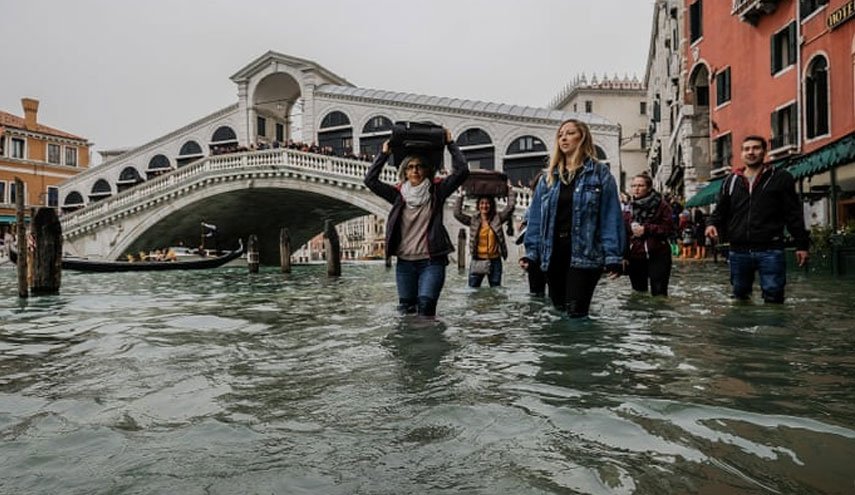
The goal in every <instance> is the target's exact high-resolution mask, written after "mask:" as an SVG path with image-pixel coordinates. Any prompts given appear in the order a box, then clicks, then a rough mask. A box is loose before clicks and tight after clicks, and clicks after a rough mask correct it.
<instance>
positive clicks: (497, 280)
mask: <svg viewBox="0 0 855 495" xmlns="http://www.w3.org/2000/svg"><path fill="white" fill-rule="evenodd" d="M516 198H517V196H516V193H515V192H514V190H513V188H512V187H510V185H508V204H507V206H505V208H504V209H502V211H500V212H496V198H494V197H492V196H481V197H478V203H477V205H478V212H477V213H475V214H474V215H467V214H465V213H463V194H462V193H461V194H460V196H458V198H457V203H456V204H455V205H454V218H456V219H457V220H458V221H459V222H460V223H462V224H463V225H467V226H469V254H470V255H471V257H472V259H471V261H470V264H469V267H470V268H469V287H481V282H483V281H484V276H486V277H487V281H488V282H489V283H490V287H497V286H499V285H502V259H507V257H508V246H507V243H506V242H505V234H504V232H503V231H502V225H503V224H504V223H505V222H507V221H508V220H510V218H511V215H512V214H513V212H514V205H515V204H516Z"/></svg>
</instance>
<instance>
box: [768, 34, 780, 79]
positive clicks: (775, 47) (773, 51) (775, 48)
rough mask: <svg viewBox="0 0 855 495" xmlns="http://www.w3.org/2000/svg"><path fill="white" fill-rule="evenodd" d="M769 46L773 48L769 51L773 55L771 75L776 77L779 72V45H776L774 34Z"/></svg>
mask: <svg viewBox="0 0 855 495" xmlns="http://www.w3.org/2000/svg"><path fill="white" fill-rule="evenodd" d="M769 46H770V47H771V49H770V50H769V51H770V52H771V54H772V63H771V64H770V68H771V69H772V72H771V73H772V74H773V75H774V74H775V73H776V72H778V67H777V66H778V53H777V52H778V44H777V43H776V40H775V35H774V34H773V35H772V37H771V38H770V39H769Z"/></svg>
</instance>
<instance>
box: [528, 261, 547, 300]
mask: <svg viewBox="0 0 855 495" xmlns="http://www.w3.org/2000/svg"><path fill="white" fill-rule="evenodd" d="M528 292H529V294H532V295H535V296H543V295H544V294H546V274H545V273H543V270H541V269H540V264H538V263H529V265H528Z"/></svg>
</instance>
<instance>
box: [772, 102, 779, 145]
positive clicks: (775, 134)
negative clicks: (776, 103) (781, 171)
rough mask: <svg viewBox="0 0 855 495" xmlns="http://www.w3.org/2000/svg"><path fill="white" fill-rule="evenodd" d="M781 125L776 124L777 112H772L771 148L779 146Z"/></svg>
mask: <svg viewBox="0 0 855 495" xmlns="http://www.w3.org/2000/svg"><path fill="white" fill-rule="evenodd" d="M780 143H781V126H779V125H778V112H777V111H774V112H772V149H775V148H777V147H778V146H780Z"/></svg>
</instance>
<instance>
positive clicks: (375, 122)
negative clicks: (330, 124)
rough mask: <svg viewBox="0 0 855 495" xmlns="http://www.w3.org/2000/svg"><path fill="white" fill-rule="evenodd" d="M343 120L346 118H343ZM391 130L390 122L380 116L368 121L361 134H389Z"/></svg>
mask: <svg viewBox="0 0 855 495" xmlns="http://www.w3.org/2000/svg"><path fill="white" fill-rule="evenodd" d="M345 118H347V117H346V116H345ZM391 130H392V121H391V120H390V119H389V118H387V117H384V116H382V115H377V116H374V117H371V118H370V119H368V122H366V123H365V126H363V127H362V133H363V134H368V133H372V132H390V131H391Z"/></svg>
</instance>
